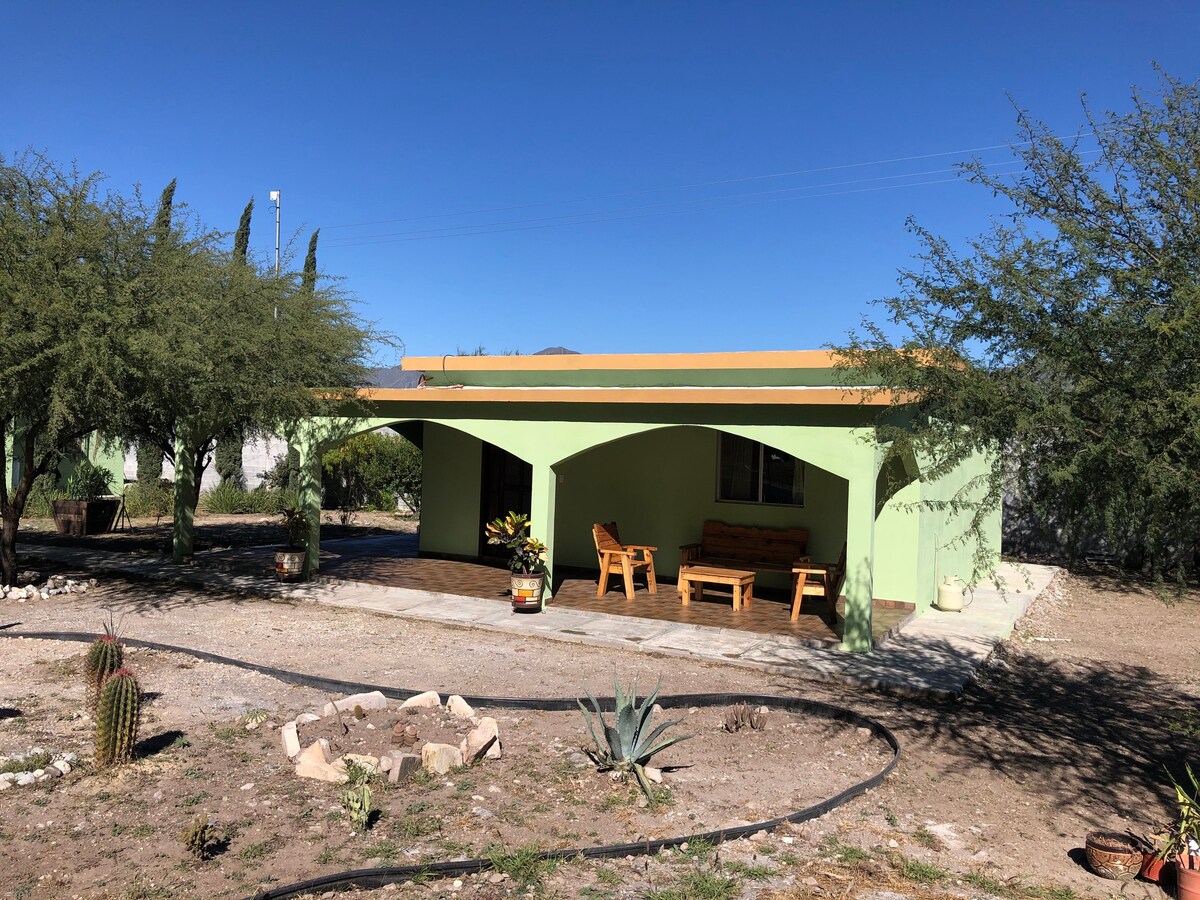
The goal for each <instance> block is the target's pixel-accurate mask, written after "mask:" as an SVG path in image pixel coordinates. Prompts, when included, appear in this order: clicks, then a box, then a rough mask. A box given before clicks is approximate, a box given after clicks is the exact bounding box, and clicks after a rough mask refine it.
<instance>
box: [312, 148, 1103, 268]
mask: <svg viewBox="0 0 1200 900" xmlns="http://www.w3.org/2000/svg"><path fill="white" fill-rule="evenodd" d="M1084 152H1085V153H1092V152H1098V151H1084ZM1015 164H1016V163H1015V161H1006V162H1004V163H996V164H993V165H1015ZM954 171H956V170H955V169H953V168H942V169H929V170H926V171H924V172H907V173H904V174H902V175H876V176H873V177H871V178H854V179H849V180H846V181H833V182H826V183H824V184H811V185H802V186H800V187H791V188H775V189H772V190H768V191H748V192H743V193H739V194H724V195H720V196H716V197H696V198H693V199H691V200H675V201H672V202H670V203H652V204H648V205H645V206H632V207H625V208H623V209H615V210H597V211H595V212H579V213H564V214H562V215H558V216H538V217H536V218H531V219H508V220H502V221H498V222H475V223H472V224H468V225H447V226H444V227H441V228H422V229H417V230H413V231H393V232H385V233H383V234H370V235H356V236H349V235H347V236H346V237H341V238H333V239H331V242H330V246H335V247H350V246H355V245H357V244H359V243H361V242H364V241H371V240H377V239H380V238H388V237H403V236H407V235H413V234H437V233H439V232H452V231H460V230H464V229H479V228H491V227H498V226H505V225H523V224H527V223H533V222H553V221H561V220H565V219H578V218H583V217H589V216H602V215H612V214H613V213H624V212H640V211H642V210H648V209H663V208H669V207H678V206H682V205H684V204H700V203H713V202H719V201H724V200H736V199H741V198H746V197H763V196H767V195H774V194H792V193H797V192H799V191H814V190H821V189H823V188H830V187H844V186H846V185H852V184H866V183H868V182H872V181H893V180H896V179H899V178H919V177H924V176H926V175H941V174H944V173H947V172H954ZM1015 171H1020V170H1019V169H1018V170H1015ZM993 174H997V175H1000V174H1011V173H1005V172H993ZM951 180H955V179H951ZM927 183H928V182H927ZM823 196H829V195H823ZM746 205H748V204H746ZM692 211H693V210H689V209H680V210H679V212H692ZM695 211H699V210H695ZM563 224H571V223H570V222H564V223H563Z"/></svg>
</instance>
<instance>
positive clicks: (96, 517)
mask: <svg viewBox="0 0 1200 900" xmlns="http://www.w3.org/2000/svg"><path fill="white" fill-rule="evenodd" d="M52 506H53V507H54V528H55V530H57V531H58V533H59V534H70V535H74V536H75V537H83V536H84V535H88V534H104V533H106V532H108V531H112V527H113V522H115V521H116V518H117V510H119V509H120V508H121V501H120V500H119V499H117V498H115V497H113V498H109V497H105V498H102V499H100V500H54V501H52Z"/></svg>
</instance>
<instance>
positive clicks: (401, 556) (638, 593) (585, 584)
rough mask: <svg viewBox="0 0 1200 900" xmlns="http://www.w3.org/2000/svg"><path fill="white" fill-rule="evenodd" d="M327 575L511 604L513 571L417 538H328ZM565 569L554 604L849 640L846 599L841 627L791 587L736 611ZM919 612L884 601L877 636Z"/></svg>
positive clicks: (876, 619) (709, 599)
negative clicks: (429, 553) (435, 551)
mask: <svg viewBox="0 0 1200 900" xmlns="http://www.w3.org/2000/svg"><path fill="white" fill-rule="evenodd" d="M321 574H322V575H325V576H329V577H332V578H337V579H341V580H345V581H359V582H365V583H368V584H380V585H387V586H389V587H403V588H412V589H416V590H423V591H434V592H437V593H443V594H457V595H460V596H467V597H480V598H484V599H487V600H495V601H496V602H498V603H508V602H509V594H508V577H509V573H508V570H507V569H503V568H495V567H492V566H487V565H480V564H478V563H470V562H460V561H451V560H444V559H425V558H418V557H417V556H416V540H415V536H413V538H412V539H411V540H399V539H396V538H380V539H367V540H360V541H352V542H351V541H346V542H342V541H330V542H327V543H326V544H324V545H323V546H322V548H321ZM565 574H566V578H565V580H564V581H563V582H562V584H561V585H560V586H559V589H558V592H557V593H556V594H555V595H554V598H553V599H552V600H551V601H550V604H549V605H551V606H554V607H557V608H561V609H571V610H578V611H581V612H594V613H602V614H606V615H620V616H631V617H634V618H641V619H651V620H656V621H661V622H675V623H681V624H691V625H703V626H706V627H710V628H723V629H728V630H732V631H738V632H751V633H754V634H762V635H771V636H779V635H790V636H792V637H794V638H798V639H800V640H803V641H805V642H808V643H812V644H818V645H835V644H837V643H839V642H840V640H841V634H840V629H841V622H842V620H841V617H840V614H841V612H842V608H841V606H842V605H841V604H839V610H838V612H839V620H838V630H837V631H836V632H835V630H834V629H832V628H830V626H829V624H828V623H827V622H826V621H825V620H824V618H823V617H822V615H823V613H824V608H823V607H824V601H822V600H820V599H814V598H809V599H807V600H806V601H805V605H804V607H803V610H802V612H801V614H800V617H799V619H798V620H797V621H795V622H792V621H790V619H789V616H790V615H791V602H790V599H789V598H788V597H787V596H786V591H771V590H765V589H764V590H760V589H756V590H755V596H754V603H753V605H752V606H751V608H750V609H748V610H742V611H740V612H737V613H735V612H734V611H733V603H732V598H731V596H730V594H729V593H728V591H724V592H722V590H721V589H720V588H708V587H706V588H705V591H704V599H703V601H701V602H697V601H695V600H693V601H692V603H691V604H689V605H688V606H684V605H683V604H682V603H681V602H680V599H679V594H678V593H677V591H676V589H675V585H674V584H673V583H661V582H660V584H659V588H658V593H657V594H650V593H648V592H647V591H646V588H645V585H644V584H643V583H641V582H640V581H639V582H638V583H637V587H636V590H635V592H634V599H633V600H632V601H630V600H626V599H625V595H624V593H623V591H621V590H620V589H618V588H617V586H616V585H617V582H618V579H615V578H614V579H613V581H612V584H613V587H612V589H611V590H609V592H608V593H607V594H606V595H605V596H603V597H597V596H596V577H597V576H596V574H595V573H588V572H586V571H582V570H572V571H568V572H566V573H565ZM911 612H912V610H911V608H907V607H902V608H895V607H894V606H893V605H890V604H879V603H877V604H876V607H875V609H874V611H873V616H872V618H873V629H872V630H873V632H874V636H875V640H876V642H877V643H878V642H880V641H882V640H884V639H885V638H886V637H888V636H890V635H893V634H895V633H896V631H897V629H898V628H899V626H900V625H901V624H902V623H903V621H904V620H905V619H907V618H908V617H909V615H910V614H911Z"/></svg>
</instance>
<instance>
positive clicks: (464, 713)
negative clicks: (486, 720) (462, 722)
mask: <svg viewBox="0 0 1200 900" xmlns="http://www.w3.org/2000/svg"><path fill="white" fill-rule="evenodd" d="M446 710H447V711H448V712H449V713H450V715H452V716H454V717H455V718H456V719H470V718H472V717H473V716H474V715H475V710H473V709H472V708H471V704H470V703H468V702H467V701H466V700H464V699H463V698H462V697H460V696H458V694H455V695H454V696H453V697H451V698H450V699H449V700H447V701H446Z"/></svg>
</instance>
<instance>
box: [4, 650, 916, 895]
mask: <svg viewBox="0 0 1200 900" xmlns="http://www.w3.org/2000/svg"><path fill="white" fill-rule="evenodd" d="M8 627H11V626H8ZM0 636H2V637H9V638H29V639H32V640H45V641H81V642H90V641H93V640H95V639H96V635H95V634H85V633H82V632H77V631H26V632H13V631H7V630H0ZM124 642H125V643H126V644H127V645H129V646H131V647H143V648H145V649H148V650H164V651H167V652H170V653H182V654H186V655H188V656H192V657H195V658H196V659H201V660H204V661H206V662H213V663H219V664H221V665H226V666H235V667H236V668H239V669H245V670H248V671H251V672H258V673H260V674H262V675H269V676H270V677H272V678H275V679H278V680H279V681H283V682H286V683H288V684H297V685H302V686H304V687H310V688H316V689H318V690H323V691H331V692H344V693H360V692H364V691H379V692H381V693H382V694H383V695H384V696H386V697H389V698H391V699H393V700H404V699H407V698H408V697H411V696H414V695H415V694H418V693H421V692H420V691H412V690H406V689H403V688H395V687H389V686H386V685H377V684H363V683H360V682H356V681H345V680H342V679H338V678H323V677H321V676H318V675H305V674H301V673H299V672H291V671H288V670H287V669H277V668H274V667H273V666H263V665H259V664H257V663H251V662H246V661H245V660H240V659H233V658H232V657H228V656H221V655H220V654H218V653H209V652H208V651H205V650H193V649H191V648H188V647H177V646H175V645H173V644H162V643H159V642H157V641H140V640H136V639H132V638H127V639H124ZM462 696H463V699H464V700H466V701H467V702H468V703H469V704H471V705H472V706H476V705H478V706H481V707H502V708H509V709H533V710H543V711H563V710H572V709H577V708H578V706H577V703H578V701H577V699H576V698H574V697H478V696H469V695H466V694H464V695H462ZM598 699H599V701H600V703H601V705H602V706H603V707H605V708H606V709H610V710H611V709H612V708H613V705H614V699H613V698H612V697H601V698H598ZM658 700H659V703H660V704H662V706H664V707H691V706H697V707H712V706H729V705H732V704H736V703H748V704H751V705H753V706H765V707H767V708H768V709H778V710H783V711H785V712H790V713H807V714H810V715H815V716H819V717H820V718H823V719H828V720H830V721H835V722H842V723H845V724H847V725H853V726H856V727H859V728H868V729H870V731H871V734H872V736H873V737H876V738H878V739H880V740H882V741H883V742H884V743H885V744H887V745H888V746H889V747H890V748H891V750H892V755H891V758H890V759H889V760H888V762H887V764H886V765H884V766H883V768H881V769H880V770H879V771H878V772H876V773H875V774H873V775H871V776H869V777H868V778H865V779H863V780H862V781H859V782H858V783H857V784H854V785H851V786H850V787H848V788H846V789H845V790H843V791H841V792H839V793H837V794H835V795H834V796H832V797H830V798H828V799H826V800H822V801H821V802H820V803H816V804H814V805H812V806H808V807H805V808H804V809H799V810H796V811H795V812H792V813H788V814H787V815H784V816H779V817H777V818H774V819H767V820H765V821H762V822H752V823H751V824H749V825H739V826H737V827H735V828H723V829H721V830H719V831H706V832H703V833H700V834H689V835H681V836H679V837H670V838H661V839H659V840H653V841H650V840H647V841H642V842H639V843H635V844H607V845H603V846H599V847H577V848H573V849H565V850H546V851H543V852H542V853H539V854H538V859H540V860H569V859H581V858H582V859H613V858H618V857H625V856H650V855H653V854H655V853H658V852H659V851H661V850H663V849H666V848H673V847H678V846H679V845H680V844H683V843H704V844H711V845H716V844H721V843H723V842H725V841H734V840H738V839H740V838H744V837H748V836H750V835H752V834H754V833H756V832H759V831H770V830H771V829H773V828H777V827H779V826H780V825H784V824H787V823H795V822H807V821H809V820H810V819H815V818H817V817H819V816H823V815H825V814H826V813H828V812H831V811H833V810H834V809H837V808H838V807H839V806H841V805H843V804H844V803H846V802H847V801H849V800H851V799H853V798H854V797H857V796H858V795H860V794H863V793H866V792H867V791H869V790H871V788H874V787H878V786H879V785H880V784H881V783H882V782H883V779H884V778H886V777H887V776H888V775H889V774H890V773H891V772H892V770H893V769H895V768H896V765H897V764H898V763H899V761H900V743H899V741H897V740H896V736H895V735H894V734H892V732H891V731H890V730H889V729H888V728H887V727H886V726H884V725H883V724H882V723H880V722H877V721H876V720H875V719H871V718H869V717H867V716H864V715H862V714H861V713H857V712H855V711H854V710H851V709H846V708H845V707H841V706H834V705H833V704H830V703H821V702H820V701H818V700H805V699H802V698H791V697H776V696H773V695H769V694H675V695H673V696H663V697H659V698H658ZM490 868H492V862H491V860H488V859H464V860H455V861H449V860H446V861H442V862H433V863H422V864H420V865H410V866H391V867H384V868H374V869H354V870H352V871H348V872H338V873H335V874H332V875H321V876H318V877H316V878H309V879H307V880H305V881H299V882H296V883H294V884H289V885H285V886H283V887H277V888H271V889H269V890H264V891H259V892H258V893H257V894H255V895H254V896H253V900H284V898H289V897H298V896H301V895H303V894H308V893H313V892H318V891H319V892H324V891H331V890H341V889H344V888H351V887H357V888H381V887H384V886H385V885H388V884H396V883H399V882H403V881H408V880H410V879H413V878H417V877H433V876H440V877H450V876H458V875H470V874H473V873H477V872H484V871H487V870H488V869H490Z"/></svg>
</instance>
